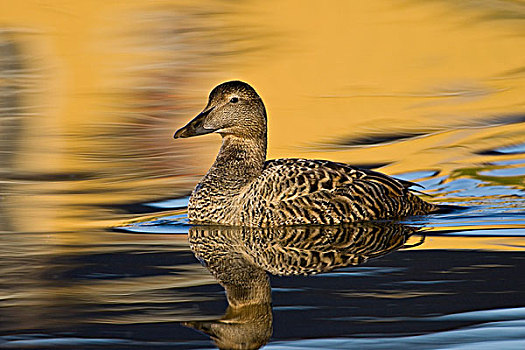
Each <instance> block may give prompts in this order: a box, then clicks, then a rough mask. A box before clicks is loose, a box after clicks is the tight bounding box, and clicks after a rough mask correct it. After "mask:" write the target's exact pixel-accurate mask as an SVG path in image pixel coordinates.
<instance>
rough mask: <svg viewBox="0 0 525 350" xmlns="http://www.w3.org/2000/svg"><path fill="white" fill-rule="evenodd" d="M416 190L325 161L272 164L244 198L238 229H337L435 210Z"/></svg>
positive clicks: (266, 165) (402, 183)
mask: <svg viewBox="0 0 525 350" xmlns="http://www.w3.org/2000/svg"><path fill="white" fill-rule="evenodd" d="M412 185H414V184H412V183H411V182H408V181H403V180H397V179H394V178H392V177H390V176H387V175H384V174H381V173H378V172H375V171H371V170H367V169H360V168H356V167H352V166H350V165H347V164H343V163H335V162H330V161H326V160H309V159H288V158H286V159H274V160H269V161H266V162H265V164H264V168H263V172H262V174H261V176H259V177H258V178H257V179H256V180H255V181H254V182H253V183H252V184H251V185H250V186H249V187H248V188H247V189H246V190H245V191H244V192H243V193H242V194H241V196H240V205H241V206H242V208H243V209H242V210H241V211H240V218H239V219H240V222H238V224H245V225H250V226H277V225H299V224H339V223H344V222H356V221H364V220H377V219H391V218H399V217H403V216H408V215H420V214H426V213H428V212H431V211H433V210H434V209H435V208H436V207H435V206H434V205H432V204H430V203H427V202H425V201H423V200H421V199H419V198H418V197H417V196H415V195H414V194H413V193H411V191H410V187H411V186H412Z"/></svg>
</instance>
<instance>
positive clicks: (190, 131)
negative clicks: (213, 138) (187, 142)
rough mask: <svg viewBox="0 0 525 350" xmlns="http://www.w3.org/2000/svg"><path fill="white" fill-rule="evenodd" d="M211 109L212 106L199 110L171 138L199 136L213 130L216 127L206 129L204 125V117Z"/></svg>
mask: <svg viewBox="0 0 525 350" xmlns="http://www.w3.org/2000/svg"><path fill="white" fill-rule="evenodd" d="M212 110H213V107H212V108H210V109H208V110H205V111H203V112H201V113H200V114H199V115H198V116H196V117H195V118H193V119H192V120H191V121H190V122H189V123H188V124H186V125H185V126H183V127H182V128H180V129H179V130H177V131H176V132H175V134H174V135H173V138H175V139H178V138H186V137H193V136H199V135H205V134H209V133H212V132H214V131H215V130H216V129H206V128H205V127H204V126H203V125H204V119H206V116H207V115H208V114H210V112H211V111H212Z"/></svg>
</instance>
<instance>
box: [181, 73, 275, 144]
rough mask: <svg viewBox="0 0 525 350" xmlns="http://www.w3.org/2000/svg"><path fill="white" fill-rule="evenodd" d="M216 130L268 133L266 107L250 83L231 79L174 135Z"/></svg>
mask: <svg viewBox="0 0 525 350" xmlns="http://www.w3.org/2000/svg"><path fill="white" fill-rule="evenodd" d="M212 132H216V133H218V134H221V135H222V136H225V135H233V136H237V137H243V138H251V137H256V138H257V137H264V136H265V135H266V110H265V108H264V104H263V102H262V100H261V98H260V97H259V95H258V94H257V92H256V91H255V89H254V88H252V87H251V86H250V85H248V84H246V83H244V82H242V81H228V82H226V83H222V84H220V85H218V86H216V87H215V88H214V89H213V90H212V91H211V93H210V96H209V98H208V104H207V105H206V107H205V108H204V110H203V111H202V112H201V113H200V114H199V115H197V116H196V117H195V118H193V119H192V120H191V121H190V122H189V123H188V124H186V125H185V126H184V127H182V128H180V129H179V130H177V131H176V132H175V135H173V137H174V138H176V139H177V138H185V137H192V136H198V135H204V134H209V133H212Z"/></svg>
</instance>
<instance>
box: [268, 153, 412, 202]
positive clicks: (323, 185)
mask: <svg viewBox="0 0 525 350" xmlns="http://www.w3.org/2000/svg"><path fill="white" fill-rule="evenodd" d="M263 174H264V175H265V176H262V177H261V180H263V181H264V180H266V182H268V181H275V180H276V179H277V178H279V179H280V180H281V181H284V182H285V184H284V185H281V186H280V189H281V191H279V192H280V195H281V198H283V197H282V196H283V195H284V196H285V197H287V195H289V194H292V195H293V196H297V195H308V194H313V193H316V192H318V191H323V190H329V191H330V190H336V189H338V188H340V187H344V186H346V185H349V184H352V183H355V182H356V183H358V184H360V185H365V186H366V184H367V183H368V184H369V185H370V186H372V187H374V185H377V186H380V187H381V188H382V189H383V190H385V191H387V192H388V193H389V194H390V195H393V196H402V195H404V194H405V193H406V191H407V189H409V188H410V187H412V186H418V185H417V184H414V183H412V182H410V181H405V180H398V179H395V178H393V177H391V176H388V175H385V174H382V173H379V172H377V171H373V170H369V169H361V168H356V167H353V166H351V165H348V164H345V163H337V162H331V161H328V160H317V159H294V158H283V159H272V160H268V161H266V162H265V164H264V170H263ZM287 180H288V181H287ZM290 180H291V181H290ZM273 183H274V184H276V182H273ZM281 184H282V182H281Z"/></svg>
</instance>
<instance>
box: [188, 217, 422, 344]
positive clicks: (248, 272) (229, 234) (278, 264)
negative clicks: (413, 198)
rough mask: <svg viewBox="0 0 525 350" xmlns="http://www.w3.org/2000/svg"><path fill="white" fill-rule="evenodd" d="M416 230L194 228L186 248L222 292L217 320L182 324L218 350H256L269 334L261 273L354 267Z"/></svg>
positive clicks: (374, 226)
mask: <svg viewBox="0 0 525 350" xmlns="http://www.w3.org/2000/svg"><path fill="white" fill-rule="evenodd" d="M418 231H419V229H417V228H414V227H411V226H406V225H401V224H393V223H358V224H352V225H346V226H306V227H305V226H288V227H277V228H264V229H262V228H253V227H232V226H196V227H192V228H191V229H190V231H189V240H190V245H191V248H192V250H193V252H194V254H195V256H196V257H197V259H199V260H200V261H201V263H202V264H203V265H204V266H206V268H207V269H208V270H209V271H210V272H211V273H212V274H213V275H214V276H215V278H216V279H217V280H218V281H219V283H220V284H221V285H222V286H223V287H224V289H225V290H226V295H227V298H228V304H229V305H228V309H227V310H226V313H225V314H224V316H222V317H221V318H219V319H213V320H207V321H194V322H186V323H184V325H186V326H189V327H192V328H195V329H197V330H199V331H202V332H204V333H206V334H208V335H209V336H210V337H211V339H212V340H213V341H214V342H215V343H216V345H217V346H218V347H219V348H221V349H257V348H259V347H261V346H262V345H264V344H266V342H267V341H268V339H269V338H270V336H271V334H272V312H271V311H272V309H271V288H270V282H269V279H268V276H267V273H266V272H269V273H272V274H276V275H309V274H315V273H321V272H327V271H331V270H333V269H335V268H340V267H345V266H350V265H358V264H361V263H363V262H365V261H367V260H368V259H370V258H375V257H379V256H382V255H385V254H387V253H389V252H391V251H393V250H396V249H399V248H402V247H404V246H405V244H406V242H407V240H408V238H409V237H410V236H411V235H412V234H414V233H416V232H418Z"/></svg>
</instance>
